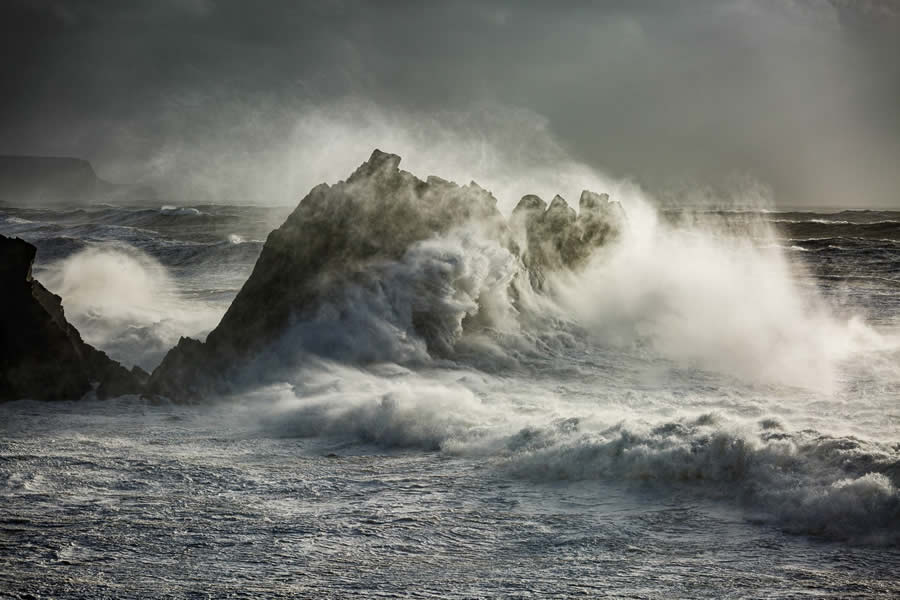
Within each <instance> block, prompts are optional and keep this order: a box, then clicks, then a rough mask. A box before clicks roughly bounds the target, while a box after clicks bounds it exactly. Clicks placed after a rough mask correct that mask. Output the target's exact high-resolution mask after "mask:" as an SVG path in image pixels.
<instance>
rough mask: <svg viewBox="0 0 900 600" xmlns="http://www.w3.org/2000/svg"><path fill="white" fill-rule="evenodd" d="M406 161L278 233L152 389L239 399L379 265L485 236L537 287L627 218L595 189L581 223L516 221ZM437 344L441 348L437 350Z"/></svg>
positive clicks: (426, 323) (321, 192) (312, 206)
mask: <svg viewBox="0 0 900 600" xmlns="http://www.w3.org/2000/svg"><path fill="white" fill-rule="evenodd" d="M399 164H400V157H399V156H396V155H393V154H387V153H384V152H381V151H379V150H375V152H373V154H372V156H371V158H370V159H369V160H368V161H367V162H365V163H364V164H362V165H361V166H360V167H359V168H358V169H357V170H356V171H355V172H354V173H353V174H352V175H351V176H350V177H349V178H348V179H347V180H346V181H343V182H340V183H338V184H336V185H333V186H329V185H326V184H322V185H319V186H317V187H315V188H313V189H312V191H310V193H309V194H308V195H307V196H306V197H305V198H304V199H303V200H302V201H301V202H300V204H299V205H298V206H297V208H296V209H295V210H294V212H293V213H292V214H291V215H290V216H289V217H288V219H287V220H286V221H285V223H284V224H283V225H282V226H281V227H279V228H278V229H276V230H275V231H273V232H272V233H271V234H269V236H268V239H267V240H266V243H265V246H264V247H263V250H262V253H261V255H260V257H259V259H258V260H257V263H256V266H255V267H254V269H253V273H252V274H251V276H250V278H249V279H248V280H247V282H246V283H245V284H244V286H243V288H242V289H241V291H240V292H239V293H238V295H237V297H236V298H235V299H234V302H233V303H232V304H231V307H230V308H229V309H228V311H227V312H226V314H225V316H224V317H223V318H222V321H221V322H220V323H219V325H218V326H217V327H216V328H215V329H214V330H213V331H212V332H211V333H210V334H209V336H208V337H207V339H206V341H205V342H204V343H201V342H199V341H196V340H191V339H188V338H182V339H181V341H180V342H179V344H178V345H177V346H176V347H175V348H173V349H172V350H171V351H170V352H169V354H168V355H167V356H166V357H165V359H164V360H163V362H162V364H160V366H159V367H158V368H157V369H156V370H155V371H154V372H153V375H152V376H151V380H150V383H149V386H148V390H149V391H150V392H151V393H153V394H159V395H163V396H168V397H171V398H185V399H197V398H202V397H204V396H208V395H214V394H217V393H223V392H228V391H230V390H231V384H232V382H233V381H234V379H235V376H236V371H237V370H239V369H240V367H241V365H246V364H247V363H248V361H250V360H252V358H253V357H254V356H255V355H257V354H258V353H259V352H261V351H263V350H264V349H266V348H268V347H271V345H272V344H273V342H275V341H276V340H278V339H279V337H280V336H282V335H283V334H284V333H285V331H286V330H287V329H288V328H289V327H290V326H291V324H294V323H300V322H305V321H307V320H309V319H311V318H313V317H314V316H315V314H316V311H317V310H319V309H320V308H321V306H322V305H323V304H324V303H326V302H327V301H328V300H329V299H330V298H332V297H333V296H334V295H335V294H336V293H337V292H338V290H341V289H344V288H346V286H347V285H348V284H352V283H353V282H354V278H362V277H363V276H364V275H365V274H367V273H368V275H369V276H371V272H372V270H373V268H374V266H376V265H383V264H384V263H385V262H386V261H398V260H400V259H401V257H403V256H404V253H406V252H407V251H408V249H409V248H410V247H411V246H412V245H413V244H415V243H417V242H421V241H424V240H427V239H430V238H433V237H435V236H438V235H440V234H443V233H447V232H449V231H450V230H452V229H454V228H457V227H460V226H463V225H465V226H467V227H478V228H480V230H481V232H482V233H483V234H484V235H485V236H487V237H488V238H489V239H492V240H495V241H497V242H498V243H499V244H501V245H502V246H504V247H506V248H508V249H509V250H510V251H511V252H512V253H513V254H520V255H521V257H522V261H523V264H524V266H525V268H526V269H527V270H528V272H529V275H530V277H531V280H532V283H533V285H534V286H535V287H536V288H541V287H542V286H543V283H544V280H545V277H546V274H547V273H548V272H550V271H552V270H555V269H561V268H577V267H578V266H580V265H581V264H583V263H584V262H585V261H586V260H587V257H588V256H589V255H590V253H591V251H592V250H593V249H594V248H596V247H597V246H599V245H602V244H603V243H605V242H606V241H608V239H610V237H611V236H613V235H615V232H616V231H617V228H618V227H619V226H620V225H621V220H620V213H619V212H618V209H617V208H613V207H611V206H610V205H609V203H608V197H606V196H605V195H602V196H600V195H597V194H593V193H591V192H585V193H584V194H583V195H582V199H581V203H580V204H581V206H580V207H581V214H580V215H579V214H576V213H575V211H574V210H572V209H571V208H569V207H568V205H567V204H566V202H565V200H563V199H562V198H560V197H559V196H557V197H556V198H554V199H553V202H551V204H550V207H549V208H547V207H546V204H545V203H544V202H543V201H542V200H541V199H540V198H538V197H537V196H526V197H524V198H523V199H522V201H521V202H520V203H519V206H518V207H517V208H516V210H515V212H514V213H513V216H512V219H511V220H510V221H509V223H507V221H506V220H505V219H504V218H503V216H502V215H501V214H500V212H499V211H498V210H497V208H496V204H497V202H496V199H495V198H494V197H493V196H492V195H491V194H490V192H488V191H486V190H484V189H482V188H481V187H479V186H478V185H477V184H475V183H474V182H472V183H470V184H469V185H467V186H459V185H457V184H455V183H452V182H448V181H445V180H443V179H441V178H439V177H433V176H432V177H428V178H427V180H425V181H422V180H420V179H418V178H416V177H415V176H414V175H412V174H411V173H408V172H406V171H402V170H400V169H399ZM416 310H418V311H419V312H418V313H416V314H413V315H412V319H411V322H412V326H413V328H414V329H415V334H416V335H417V336H419V337H421V338H423V339H425V340H426V341H427V342H428V348H429V351H437V352H439V353H440V352H441V351H443V350H446V340H445V339H438V337H439V336H436V335H432V332H433V331H435V330H436V329H439V323H438V319H437V318H432V316H431V315H429V314H428V309H427V308H417V309H416ZM432 341H434V342H435V343H434V344H432Z"/></svg>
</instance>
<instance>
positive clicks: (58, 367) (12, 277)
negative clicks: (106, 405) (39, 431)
mask: <svg viewBox="0 0 900 600" xmlns="http://www.w3.org/2000/svg"><path fill="white" fill-rule="evenodd" d="M35 252H36V250H35V247H34V246H32V245H31V244H29V243H28V242H25V241H23V240H20V239H18V238H15V239H10V238H7V237H4V236H2V235H0V289H2V290H3V293H2V295H0V401H3V400H16V399H20V398H32V399H38V400H74V399H78V398H80V397H81V396H83V395H84V394H85V393H87V392H88V391H90V390H91V389H93V388H94V387H95V385H96V390H97V395H98V396H99V397H101V398H102V397H107V396H116V395H121V394H128V393H137V392H140V391H141V389H142V380H146V378H147V377H148V375H147V374H146V373H144V372H143V371H142V370H141V369H139V368H135V369H133V370H131V371H129V370H127V369H126V368H125V367H123V366H122V365H120V364H119V363H117V362H115V361H114V360H112V359H110V358H109V357H108V356H107V355H106V354H105V353H103V352H101V351H99V350H97V349H95V348H93V347H91V346H90V345H88V344H86V343H84V341H83V340H82V339H81V335H79V333H78V330H77V329H75V327H73V326H72V325H71V324H69V323H68V321H66V317H65V314H64V313H63V308H62V300H61V299H60V297H59V296H56V295H55V294H52V293H50V292H49V291H47V289H46V288H45V287H44V286H42V285H41V284H40V282H38V281H36V280H35V279H32V277H31V265H32V263H33V261H34V256H35Z"/></svg>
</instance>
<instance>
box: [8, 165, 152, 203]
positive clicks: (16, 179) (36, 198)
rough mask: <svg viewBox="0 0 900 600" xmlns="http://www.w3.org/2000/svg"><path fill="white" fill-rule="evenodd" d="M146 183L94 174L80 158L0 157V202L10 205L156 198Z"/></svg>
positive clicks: (148, 199) (139, 200) (119, 201)
mask: <svg viewBox="0 0 900 600" xmlns="http://www.w3.org/2000/svg"><path fill="white" fill-rule="evenodd" d="M155 200H156V198H155V194H154V192H153V190H152V189H150V188H148V187H146V186H135V185H121V184H114V183H110V182H108V181H104V180H102V179H100V178H99V177H97V174H96V173H95V172H94V168H93V167H92V166H91V163H89V162H88V161H86V160H82V159H80V158H67V157H51V156H0V203H2V204H6V205H12V206H47V205H61V204H91V203H94V202H118V203H133V202H142V201H148V202H150V201H155Z"/></svg>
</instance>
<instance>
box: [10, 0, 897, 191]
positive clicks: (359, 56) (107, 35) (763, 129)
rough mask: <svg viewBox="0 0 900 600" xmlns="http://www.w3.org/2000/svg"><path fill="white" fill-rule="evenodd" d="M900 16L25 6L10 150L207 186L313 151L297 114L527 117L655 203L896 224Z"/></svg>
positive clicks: (823, 7) (18, 8)
mask: <svg viewBox="0 0 900 600" xmlns="http://www.w3.org/2000/svg"><path fill="white" fill-rule="evenodd" d="M896 7H897V4H896V3H894V2H887V1H881V2H878V1H875V0H872V1H868V2H862V3H850V2H845V1H843V0H834V1H833V2H832V3H825V2H814V1H812V0H795V1H793V2H769V1H765V0H759V1H751V0H723V1H717V2H713V1H711V0H699V1H695V2H688V3H671V2H649V1H642V0H638V1H632V2H625V1H617V2H600V3H589V2H564V3H549V2H547V3H540V2H534V3H531V2H442V3H415V2H357V1H350V0H348V1H335V2H326V3H295V2H267V3H264V4H261V5H258V6H257V5H250V4H247V3H244V2H231V1H228V2H226V1H214V0H182V1H174V0H172V1H169V2H133V3H120V2H112V1H107V2H101V1H94V2H71V3H68V2H26V3H17V2H12V3H7V5H5V6H4V8H3V11H4V12H5V13H7V14H6V15H5V17H6V18H4V19H3V22H4V24H5V25H4V26H3V28H4V29H3V32H2V33H3V34H4V36H5V39H6V41H5V42H4V43H5V45H6V48H5V49H6V50H7V52H6V53H5V58H4V59H3V60H4V61H5V62H6V63H8V64H6V65H4V68H3V72H4V74H3V75H2V78H3V81H2V83H3V85H4V89H7V90H13V91H12V93H10V94H7V95H6V96H5V97H4V99H3V100H2V104H0V151H2V152H7V153H12V152H32V153H40V154H70V155H80V156H85V157H87V158H90V159H92V160H93V161H94V162H95V163H96V165H97V167H98V170H99V171H100V172H101V173H104V174H108V175H109V176H111V177H116V178H126V179H128V178H131V179H134V178H137V179H143V180H149V181H153V180H154V177H160V178H162V177H165V178H170V179H178V178H180V177H181V178H183V177H185V173H186V172H187V171H191V172H192V173H194V174H197V173H206V178H207V179H209V180H212V179H216V178H218V177H219V176H220V174H221V169H218V168H213V166H216V165H218V166H219V167H221V166H222V165H233V164H236V160H237V159H236V158H235V156H237V157H238V158H240V156H241V154H242V153H243V154H244V155H246V158H247V160H248V161H251V160H252V159H253V157H254V156H256V157H259V156H261V155H265V157H266V160H269V161H271V160H275V159H274V154H275V153H277V152H282V151H284V152H288V153H289V151H290V147H289V145H290V144H295V143H303V140H298V139H294V138H292V137H291V135H293V134H292V133H291V132H293V131H295V128H293V126H292V124H293V123H294V122H296V121H297V120H298V119H303V118H304V117H302V116H298V115H302V114H306V113H308V111H310V110H314V111H315V110H321V108H322V107H323V106H324V107H328V106H340V105H341V103H342V102H347V99H348V98H349V99H357V100H360V99H362V100H363V101H365V102H370V103H372V104H373V105H375V106H378V107H380V108H379V111H382V112H384V111H387V112H389V113H391V114H393V115H407V116H408V122H407V123H406V124H404V123H402V122H401V121H400V120H399V119H393V121H394V122H396V123H397V124H396V126H397V127H408V128H410V129H413V130H414V129H416V128H418V127H420V126H421V122H422V120H423V119H424V120H425V121H429V120H433V119H434V118H435V116H436V115H437V116H439V115H448V114H453V115H456V116H455V117H453V118H452V119H447V120H448V122H449V121H453V122H454V123H456V122H458V121H459V115H465V114H470V113H471V114H477V113H479V110H480V109H479V107H484V106H492V107H512V110H514V111H525V112H526V113H528V114H534V115H537V116H538V117H536V118H537V119H538V120H539V121H542V122H545V123H546V128H547V134H548V136H551V137H552V138H554V140H555V143H556V142H558V144H559V145H560V146H561V147H562V148H564V149H565V151H566V152H567V153H568V155H569V156H570V157H571V158H572V160H573V161H576V162H579V163H583V164H586V165H589V166H592V167H595V168H597V169H600V170H602V171H605V172H608V173H611V174H612V175H615V176H618V177H631V178H633V179H634V180H636V181H638V182H640V183H641V184H643V185H644V186H645V187H647V188H648V189H650V190H651V191H654V192H655V193H657V194H658V195H666V194H667V193H668V192H671V191H672V190H679V189H684V188H688V187H692V186H705V185H712V186H716V185H726V184H727V182H728V181H733V180H734V178H735V177H736V176H738V177H752V178H756V179H758V180H759V181H760V182H762V183H763V184H766V185H769V186H770V187H771V189H772V190H774V194H775V197H776V200H777V201H778V202H779V203H780V204H782V205H808V206H809V205H849V206H895V207H900V191H898V190H900V169H898V168H897V166H898V165H900V116H898V115H900V110H898V109H897V107H896V104H897V102H896V99H897V98H900V66H898V61H897V60H896V57H897V56H898V55H900V42H898V40H900V19H898V18H897V17H896V14H897V11H896V10H895V9H896ZM311 107H312V108H311ZM492 111H494V112H496V110H495V109H492ZM429 122H430V121H429ZM501 129H502V128H501ZM473 130H474V131H475V134H476V135H482V136H484V137H485V138H488V139H491V140H494V141H495V142H496V143H501V142H502V141H503V140H505V139H506V133H504V131H502V130H498V131H492V130H491V129H480V130H479V129H477V128H473ZM342 131H344V129H342ZM410 136H411V137H415V134H414V133H413V134H410ZM326 138H327V136H319V137H318V138H316V139H315V143H317V144H327V143H328V142H327V139H326ZM342 147H345V146H342ZM191 149H195V150H196V151H191ZM370 150H371V149H370V148H361V149H360V151H359V152H360V156H361V157H364V156H365V155H366V154H367V153H368V152H369V151H370ZM508 152H515V150H514V149H511V150H508ZM216 153H220V154H222V156H221V157H220V158H219V159H216V158H215V157H213V156H210V155H211V154H216ZM211 165H212V166H211ZM281 172H282V171H278V170H274V171H270V173H271V174H273V176H274V175H275V174H277V173H281ZM190 189H191V190H194V191H196V189H195V188H190ZM223 193H224V192H223ZM256 201H260V200H259V199H256Z"/></svg>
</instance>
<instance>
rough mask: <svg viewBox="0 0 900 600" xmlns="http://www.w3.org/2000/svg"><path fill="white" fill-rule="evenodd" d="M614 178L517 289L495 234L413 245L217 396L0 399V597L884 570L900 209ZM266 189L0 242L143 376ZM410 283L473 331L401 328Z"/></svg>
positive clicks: (521, 585)
mask: <svg viewBox="0 0 900 600" xmlns="http://www.w3.org/2000/svg"><path fill="white" fill-rule="evenodd" d="M623 204H624V209H625V214H626V215H627V221H626V224H625V226H624V230H623V232H622V234H621V236H620V237H619V238H618V239H617V240H616V241H615V242H613V243H610V244H609V245H607V246H605V247H603V248H601V249H599V250H598V251H597V252H595V253H594V255H592V256H591V257H590V259H589V260H588V261H587V263H586V264H585V266H584V267H583V268H581V269H579V270H577V271H565V272H560V273H556V274H552V275H548V279H547V280H546V281H544V282H543V283H544V285H543V289H542V290H541V291H537V290H531V291H529V292H528V293H525V292H521V291H520V292H519V293H518V295H517V296H515V297H511V296H510V295H509V294H508V293H507V292H506V290H507V285H508V284H509V282H510V281H512V280H513V278H514V277H515V276H516V271H517V269H519V268H520V266H519V265H518V264H517V263H516V261H515V260H514V257H512V255H511V254H510V253H509V252H508V251H506V250H505V249H503V248H501V247H499V246H498V245H497V244H492V243H491V242H490V240H485V239H482V238H480V237H479V236H478V235H476V234H475V233H473V232H467V231H454V232H453V233H452V234H448V235H445V236H443V237H439V238H435V239H432V240H428V241H426V242H423V243H421V244H419V245H418V246H416V247H415V248H414V249H412V250H411V251H409V252H407V253H406V254H405V255H404V258H403V260H401V261H396V262H395V263H391V264H387V265H382V267H381V271H380V272H379V275H378V278H379V279H380V281H381V284H379V285H378V286H375V285H372V286H359V287H356V288H353V289H352V290H348V291H347V293H346V294H344V295H343V296H341V297H335V298H332V299H331V301H330V303H329V304H328V305H327V306H323V307H322V308H321V310H319V311H318V312H317V313H315V315H314V316H313V317H312V318H311V320H310V321H308V322H305V323H301V324H297V333H296V335H295V336H294V337H293V338H292V339H293V341H294V342H295V343H296V344H297V345H298V346H304V345H305V347H306V351H304V352H303V353H302V358H301V359H299V360H296V361H293V362H289V361H287V360H280V361H277V362H278V363H279V368H278V376H277V377H273V378H269V379H268V380H266V381H265V382H264V383H260V384H259V385H257V386H254V387H252V388H246V389H243V390H241V391H240V392H239V393H234V394H230V395H223V396H222V397H216V398H207V399H204V400H202V401H189V402H185V401H174V400H171V399H168V398H166V397H165V396H164V395H143V396H141V395H125V396H120V397H114V398H109V399H103V400H101V399H99V398H97V397H94V396H93V395H92V394H91V393H89V394H88V395H87V396H86V397H85V398H82V399H78V398H72V399H71V400H68V401H61V402H40V401H34V400H16V401H12V402H7V403H3V404H0V596H4V597H13V598H18V597H21V598H26V597H27V598H38V597H60V598H63V597H65V598H69V597H85V598H87V597H90V598H100V597H104V598H105V597H109V598H185V597H197V598H200V597H231V598H243V597H266V598H281V597H310V598H332V597H334V598H343V597H411V598H430V597H435V598H437V597H440V598H478V597H496V596H507V597H534V598H551V597H572V596H580V595H588V596H591V595H603V596H608V597H621V598H673V597H692V598H726V597H741V598H744V597H747V598H794V597H811V596H815V597H832V598H848V597H885V598H888V597H897V596H898V595H900V578H898V573H900V491H898V486H900V405H898V397H900V293H898V292H900V212H879V211H866V210H852V211H851V210H848V211H834V210H831V211H822V212H790V211H765V210H710V209H703V210H700V209H698V210H684V209H681V210H665V209H660V208H655V207H653V206H651V205H649V204H647V205H642V204H636V203H631V204H629V203H623ZM293 209H294V207H293V206H284V207H275V208H273V207H255V206H222V205H197V206H160V205H159V204H157V205H154V206H144V207H136V206H130V207H120V206H112V205H90V206H87V207H56V208H46V209H41V208H16V207H14V206H6V207H3V208H0V234H3V235H5V236H8V237H20V238H22V239H24V240H26V241H28V242H30V243H31V244H33V245H34V246H36V247H37V258H36V261H35V263H34V267H33V275H34V277H35V278H36V279H38V280H40V281H41V282H42V283H43V285H44V286H46V287H47V288H48V289H49V290H50V291H52V292H54V293H55V294H58V295H59V296H60V297H61V298H62V300H63V306H64V309H65V314H66V317H67V318H68V320H69V321H70V322H71V323H72V324H73V325H75V326H76V327H77V328H78V330H79V331H80V332H81V335H82V336H83V337H84V340H85V341H86V342H87V343H89V344H92V345H93V346H95V347H97V348H99V349H101V350H103V351H105V352H106V353H107V354H109V356H110V357H111V358H113V359H116V360H118V361H120V362H121V363H122V364H124V365H125V366H126V367H131V366H133V365H138V366H140V367H142V368H143V369H145V370H146V371H148V372H152V371H153V370H154V369H155V368H156V367H157V366H158V365H159V364H160V362H161V361H162V360H163V357H164V356H165V355H166V353H167V352H168V351H169V350H170V349H171V348H172V347H173V346H175V345H176V344H178V342H179V339H180V338H181V337H183V336H190V337H192V338H194V339H199V340H203V339H204V338H205V336H206V335H207V334H208V333H209V332H210V331H211V330H213V328H215V327H216V325H217V324H218V323H219V321H220V320H221V319H222V317H223V315H224V314H225V312H226V311H227V310H228V308H229V305H230V304H231V302H232V300H234V298H235V297H236V295H237V294H238V292H239V290H240V289H241V287H242V286H243V285H244V282H245V281H246V280H247V278H248V277H249V276H250V274H251V272H252V271H253V269H254V265H255V263H256V261H257V258H258V257H259V256H260V253H261V251H262V248H263V245H264V243H265V241H266V239H267V236H268V235H269V232H270V231H272V230H273V229H275V228H277V227H278V226H279V225H281V223H282V222H284V220H285V219H286V218H287V216H288V215H289V214H290V213H291V211H292V210H293ZM436 265H444V266H446V265H449V267H447V268H449V269H451V270H452V272H453V273H454V276H453V277H451V278H450V279H441V280H440V281H441V282H446V281H449V282H450V283H449V284H448V285H443V284H440V285H439V284H435V285H434V286H431V287H429V284H428V281H431V279H429V278H434V277H435V273H436V272H438V271H440V269H441V268H443V267H440V266H436ZM440 272H441V273H444V271H440ZM423 278H425V281H426V283H425V284H424V285H425V287H424V288H423V287H422V286H423V284H422V281H423ZM423 289H425V290H426V291H427V292H428V294H425V295H423V292H422V290H423ZM423 298H424V299H423ZM421 302H428V303H430V305H429V307H428V308H429V310H431V311H432V312H434V313H441V314H446V315H447V318H446V319H447V320H448V322H452V323H453V324H454V326H460V325H459V324H460V323H465V324H468V323H469V322H470V321H471V320H473V319H482V322H481V325H480V326H479V327H477V328H474V327H472V328H470V327H468V325H466V326H465V327H463V328H462V329H460V331H461V333H460V334H459V338H458V339H457V340H456V342H455V343H454V344H453V347H452V348H448V349H445V351H444V352H440V353H435V352H432V351H431V350H430V349H429V348H428V347H426V345H425V344H424V343H423V342H422V341H421V340H419V339H417V338H416V335H415V332H414V329H413V328H410V327H409V326H408V325H409V323H407V322H405V321H404V318H406V317H408V316H409V315H408V314H407V313H409V311H408V310H406V312H404V311H405V309H404V307H407V308H408V307H409V306H415V305H416V303H421ZM258 309H259V310H260V311H265V310H266V306H265V305H263V306H259V307H258ZM442 311H443V312H442ZM404 315H405V316H404ZM460 327H461V326H460ZM272 360H276V358H273V359H272ZM286 364H290V368H286V367H285V365H286Z"/></svg>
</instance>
